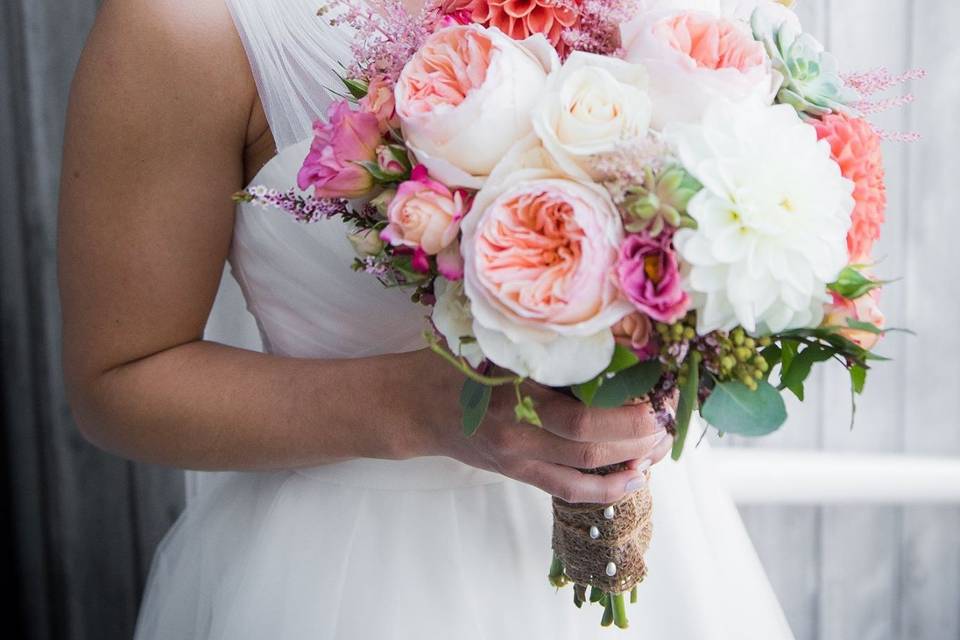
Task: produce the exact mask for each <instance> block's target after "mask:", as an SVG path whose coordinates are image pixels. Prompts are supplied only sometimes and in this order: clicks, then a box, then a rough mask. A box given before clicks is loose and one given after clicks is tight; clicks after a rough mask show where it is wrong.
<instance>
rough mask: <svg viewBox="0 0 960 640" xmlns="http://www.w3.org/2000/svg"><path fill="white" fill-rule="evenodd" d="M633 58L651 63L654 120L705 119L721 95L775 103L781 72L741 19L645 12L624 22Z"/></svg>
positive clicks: (624, 36) (658, 126)
mask: <svg viewBox="0 0 960 640" xmlns="http://www.w3.org/2000/svg"><path fill="white" fill-rule="evenodd" d="M621 37H622V39H623V48H624V50H625V52H626V56H625V58H626V60H627V61H628V62H634V63H640V64H643V65H644V66H646V68H647V72H648V73H649V74H650V88H649V92H650V97H651V98H652V100H653V120H652V125H653V127H654V128H656V129H661V128H663V127H664V126H665V125H667V124H669V123H672V122H686V123H692V122H699V121H700V119H701V118H702V117H703V114H704V112H705V110H706V108H707V107H708V106H709V105H710V104H711V103H713V102H715V101H716V100H718V99H724V100H728V101H732V102H743V101H748V100H753V101H757V102H761V103H765V104H771V103H772V102H773V97H774V95H775V94H776V91H777V89H778V88H779V85H780V82H781V78H780V77H779V75H778V74H776V73H775V72H774V71H773V69H772V66H771V63H770V59H769V57H767V54H766V51H765V50H764V48H763V45H762V44H760V43H759V42H757V41H756V40H754V38H753V34H752V33H751V31H750V29H749V27H748V26H747V25H746V24H745V23H743V22H742V21H739V20H734V19H732V18H727V17H724V16H720V15H713V14H711V13H705V12H698V11H679V12H667V13H660V12H654V13H652V14H644V15H641V16H639V17H637V18H635V19H633V20H631V21H630V22H628V23H626V24H625V25H623V26H622V27H621Z"/></svg>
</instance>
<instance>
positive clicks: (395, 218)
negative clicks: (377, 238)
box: [381, 165, 467, 255]
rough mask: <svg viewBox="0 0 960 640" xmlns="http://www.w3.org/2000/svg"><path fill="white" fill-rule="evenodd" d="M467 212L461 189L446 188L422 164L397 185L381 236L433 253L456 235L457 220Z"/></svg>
mask: <svg viewBox="0 0 960 640" xmlns="http://www.w3.org/2000/svg"><path fill="white" fill-rule="evenodd" d="M466 212H467V202H466V197H465V194H464V192H463V191H461V190H459V189H458V190H457V191H450V189H448V188H447V187H446V186H444V185H442V184H440V183H439V182H437V181H436V180H432V179H431V178H430V176H429V175H427V169H426V167H424V166H423V165H417V166H416V167H414V169H413V173H412V174H411V176H410V180H407V181H406V182H404V183H402V184H401V185H400V186H399V187H398V188H397V194H396V195H395V196H394V198H393V200H391V201H390V206H389V207H388V209H387V219H388V220H389V224H388V225H387V227H386V228H385V229H384V230H383V231H382V232H381V237H382V238H383V239H384V240H386V241H387V242H389V243H390V244H392V245H394V246H397V245H402V246H407V247H414V248H418V249H421V250H422V251H423V252H425V253H426V254H428V255H437V254H438V253H440V251H441V250H443V249H444V248H445V247H447V245H449V244H450V243H452V242H453V241H454V240H456V238H457V233H458V232H459V231H460V220H461V219H463V216H464V214H465V213H466Z"/></svg>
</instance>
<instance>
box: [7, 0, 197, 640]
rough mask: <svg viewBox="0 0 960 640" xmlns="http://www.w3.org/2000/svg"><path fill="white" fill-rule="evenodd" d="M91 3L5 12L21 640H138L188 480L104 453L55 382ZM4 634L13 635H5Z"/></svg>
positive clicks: (10, 468)
mask: <svg viewBox="0 0 960 640" xmlns="http://www.w3.org/2000/svg"><path fill="white" fill-rule="evenodd" d="M97 4H98V3H97V1H96V0H3V1H2V2H0V43H2V50H0V292H2V294H0V362H2V366H0V376H2V385H3V402H2V408H3V414H2V422H3V425H4V427H5V429H4V436H5V437H6V439H7V444H8V447H7V448H8V452H9V460H6V461H3V462H0V464H2V466H3V469H2V470H0V473H2V472H7V473H9V474H10V477H11V483H12V485H13V488H14V493H13V505H12V507H13V508H12V513H11V514H10V517H9V518H8V519H7V518H5V519H4V525H6V524H8V523H10V522H12V523H14V524H15V532H14V535H15V536H16V538H15V542H16V560H17V561H16V563H15V566H14V567H13V570H14V572H15V573H16V576H17V577H18V580H19V585H20V586H19V592H20V593H19V595H20V598H19V599H20V602H21V607H22V611H23V615H24V616H25V621H24V626H25V627H26V628H27V632H26V635H25V636H24V637H26V638H31V639H33V638H37V639H44V640H46V639H48V638H50V639H53V638H56V639H67V638H69V639H71V640H73V639H77V640H80V639H83V640H87V639H89V640H115V639H116V640H119V639H121V638H129V637H130V635H131V630H132V628H133V622H134V619H135V615H136V610H137V605H138V600H139V593H140V590H141V585H142V583H143V580H144V575H145V573H146V571H147V566H148V563H149V561H150V556H151V554H152V552H153V548H154V547H155V545H156V543H157V541H158V540H159V537H160V536H162V534H163V531H164V530H165V529H166V528H167V527H168V526H169V525H170V523H171V522H172V521H173V519H174V518H175V517H176V514H177V513H178V512H179V510H180V508H181V505H182V503H183V480H182V474H180V473H176V472H173V471H159V470H156V469H151V468H146V467H142V466H137V465H133V464H130V463H128V462H124V461H122V460H119V459H116V458H112V457H110V456H107V455H105V454H102V453H100V452H99V451H97V450H95V449H94V448H93V447H91V446H90V445H88V444H87V443H86V442H84V441H83V439H82V438H81V437H80V435H79V434H78V433H77V431H76V430H75V429H74V427H73V425H72V423H71V419H70V415H69V411H68V408H67V404H66V402H65V401H64V391H63V382H62V379H61V375H60V326H59V316H60V313H59V310H58V304H57V287H56V273H55V271H56V264H55V255H54V248H55V237H56V208H57V207H56V203H57V182H58V178H59V171H60V146H61V139H62V136H63V119H64V111H65V108H66V99H67V90H68V85H69V81H70V78H71V76H72V74H73V70H74V66H75V64H76V60H77V56H78V54H79V51H80V48H81V46H82V44H83V40H84V38H85V37H86V33H87V31H88V29H89V28H90V25H91V23H92V21H93V17H94V12H95V11H96V7H97ZM5 631H6V629H5Z"/></svg>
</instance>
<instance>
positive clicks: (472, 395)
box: [460, 378, 493, 437]
mask: <svg viewBox="0 0 960 640" xmlns="http://www.w3.org/2000/svg"><path fill="white" fill-rule="evenodd" d="M491 395H493V387H490V386H487V385H485V384H481V383H479V382H477V381H475V380H471V379H470V378H467V379H466V380H465V381H464V383H463V389H462V390H461V391H460V408H461V409H462V410H463V417H462V418H461V424H462V426H463V435H465V436H467V437H470V436H472V435H473V434H475V433H476V432H477V429H479V428H480V424H481V423H482V422H483V418H484V417H485V416H486V415H487V407H489V406H490V396H491Z"/></svg>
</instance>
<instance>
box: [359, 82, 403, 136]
mask: <svg viewBox="0 0 960 640" xmlns="http://www.w3.org/2000/svg"><path fill="white" fill-rule="evenodd" d="M360 109H361V110H362V111H364V112H366V113H369V114H372V115H373V116H374V117H376V119H377V123H378V124H379V126H380V133H383V134H386V133H388V132H389V131H391V130H392V131H399V130H400V118H398V117H397V107H396V100H395V99H394V95H393V86H391V84H390V83H389V82H388V81H387V80H385V79H383V78H374V79H373V80H371V81H370V84H369V85H368V86H367V95H366V96H364V97H363V98H362V99H361V100H360Z"/></svg>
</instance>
